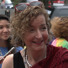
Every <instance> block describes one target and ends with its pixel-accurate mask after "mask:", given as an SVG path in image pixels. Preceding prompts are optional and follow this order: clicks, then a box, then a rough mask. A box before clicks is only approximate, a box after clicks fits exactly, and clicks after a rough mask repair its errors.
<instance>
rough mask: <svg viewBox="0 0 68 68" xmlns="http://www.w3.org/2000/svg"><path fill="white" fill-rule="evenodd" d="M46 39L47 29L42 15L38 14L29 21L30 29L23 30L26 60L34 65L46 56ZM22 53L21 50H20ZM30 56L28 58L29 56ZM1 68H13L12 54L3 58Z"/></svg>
mask: <svg viewBox="0 0 68 68" xmlns="http://www.w3.org/2000/svg"><path fill="white" fill-rule="evenodd" d="M47 40H48V31H47V26H46V20H45V17H44V15H39V16H38V17H37V18H36V19H34V21H33V22H32V23H31V29H29V30H28V31H27V32H25V35H24V42H25V44H26V47H27V52H26V53H27V55H28V61H29V62H30V63H31V64H32V65H34V64H35V63H36V62H38V61H40V60H42V59H43V58H44V57H45V56H46V54H45V53H46V49H47V46H46V43H47ZM21 54H22V51H21ZM29 57H30V58H29ZM2 68H13V55H9V56H7V57H6V58H5V60H4V62H3V64H2Z"/></svg>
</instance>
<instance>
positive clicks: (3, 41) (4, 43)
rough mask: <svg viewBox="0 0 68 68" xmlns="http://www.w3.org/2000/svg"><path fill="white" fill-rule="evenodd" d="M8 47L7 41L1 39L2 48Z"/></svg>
mask: <svg viewBox="0 0 68 68" xmlns="http://www.w3.org/2000/svg"><path fill="white" fill-rule="evenodd" d="M6 46H7V43H6V41H5V40H1V39H0V47H6Z"/></svg>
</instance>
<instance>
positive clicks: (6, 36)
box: [0, 14, 17, 68]
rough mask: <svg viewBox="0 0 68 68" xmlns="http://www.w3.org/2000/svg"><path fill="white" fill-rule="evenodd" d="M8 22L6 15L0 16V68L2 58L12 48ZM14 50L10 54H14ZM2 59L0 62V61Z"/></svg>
mask: <svg viewBox="0 0 68 68" xmlns="http://www.w3.org/2000/svg"><path fill="white" fill-rule="evenodd" d="M10 32H11V28H10V21H9V18H8V17H7V16H6V15H3V14H0V68H1V65H2V64H1V63H2V61H3V59H4V58H3V59H2V57H3V56H4V55H5V54H6V53H7V52H8V51H9V50H10V49H11V48H12V47H13V46H12V44H11V43H10V40H11V38H10ZM16 50H17V49H14V50H13V51H12V52H11V53H15V52H16ZM1 59H2V60H1Z"/></svg>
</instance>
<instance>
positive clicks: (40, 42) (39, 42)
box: [33, 40, 43, 45]
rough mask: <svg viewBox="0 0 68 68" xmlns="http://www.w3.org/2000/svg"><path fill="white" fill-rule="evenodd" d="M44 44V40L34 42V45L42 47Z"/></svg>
mask: <svg viewBox="0 0 68 68" xmlns="http://www.w3.org/2000/svg"><path fill="white" fill-rule="evenodd" d="M42 42H43V40H42V41H33V43H35V44H37V45H41V44H42Z"/></svg>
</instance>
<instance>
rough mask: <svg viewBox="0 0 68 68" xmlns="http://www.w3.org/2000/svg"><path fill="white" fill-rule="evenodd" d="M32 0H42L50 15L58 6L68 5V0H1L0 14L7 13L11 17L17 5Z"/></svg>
mask: <svg viewBox="0 0 68 68" xmlns="http://www.w3.org/2000/svg"><path fill="white" fill-rule="evenodd" d="M32 1H42V2H43V3H44V5H45V8H46V9H47V12H48V14H49V15H50V17H51V15H52V13H53V11H54V9H55V8H56V7H63V6H67V7H68V0H0V14H6V15H7V16H9V17H10V15H11V14H12V13H13V12H14V6H15V5H17V4H18V3H24V2H32Z"/></svg>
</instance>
